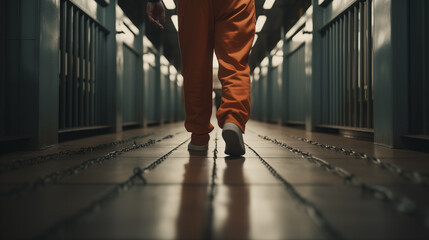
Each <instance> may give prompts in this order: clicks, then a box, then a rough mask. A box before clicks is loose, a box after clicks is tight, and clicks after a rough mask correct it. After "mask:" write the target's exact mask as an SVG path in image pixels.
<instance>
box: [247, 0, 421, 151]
mask: <svg viewBox="0 0 429 240" xmlns="http://www.w3.org/2000/svg"><path fill="white" fill-rule="evenodd" d="M428 5H429V3H427V2H426V1H424V0H422V1H420V0H419V1H412V0H407V1H393V0H383V1H373V0H334V1H324V0H313V4H312V6H311V7H310V8H309V9H308V10H307V12H306V13H305V14H304V15H303V16H302V18H301V19H300V20H299V21H298V22H297V23H296V25H295V26H294V27H293V28H291V29H290V30H289V31H288V33H286V34H285V35H284V36H283V39H282V40H281V41H283V43H284V44H280V43H279V45H283V53H282V56H283V58H282V60H283V64H282V67H283V68H282V72H281V73H279V74H280V75H281V77H282V81H281V83H282V87H281V92H280V97H279V98H277V99H281V102H282V103H281V104H272V103H273V102H274V100H273V99H275V98H276V95H277V93H276V91H275V87H276V85H275V81H276V79H275V78H276V77H275V76H273V74H261V72H262V71H261V69H263V68H262V66H261V65H262V63H261V64H260V65H259V66H257V67H256V68H255V69H254V70H253V72H252V79H253V82H252V87H253V88H255V89H252V97H253V105H252V106H253V113H252V118H254V119H257V120H261V121H270V122H275V119H276V117H275V116H274V115H273V113H274V112H273V108H271V107H274V108H275V109H277V110H278V111H279V112H280V114H281V121H280V122H281V123H282V124H300V125H302V124H304V125H305V128H306V129H307V130H308V131H314V130H329V131H332V130H334V131H343V132H349V133H350V132H354V133H363V134H364V135H365V136H373V138H374V142H375V143H377V144H380V145H385V146H389V147H404V138H408V137H415V138H420V139H428V136H429V133H428V131H429V127H428V126H429V117H428V116H429V108H428V107H427V106H429V100H428V98H429V97H428V96H429V94H428V93H429V90H428V89H429V87H428V85H429V84H428V80H427V79H428V77H427V76H428V73H427V69H428V62H429V61H428V56H429V54H428V47H427V46H426V45H427V39H428V33H429V31H428V26H429V24H428V15H427V14H426V13H427V10H428ZM275 49H277V50H276V51H274V50H273V51H271V50H270V51H271V52H270V53H268V52H267V55H266V59H272V58H273V57H274V52H278V47H276V48H275ZM276 54H277V53H276ZM267 67H268V69H274V68H273V66H272V61H269V64H268V66H267ZM268 72H270V71H268ZM267 96H269V97H268V100H267ZM267 109H268V110H267ZM273 120H274V121H273Z"/></svg>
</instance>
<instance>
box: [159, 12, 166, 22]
mask: <svg viewBox="0 0 429 240" xmlns="http://www.w3.org/2000/svg"><path fill="white" fill-rule="evenodd" d="M160 19H161V22H162V23H165V11H162V12H161V17H160Z"/></svg>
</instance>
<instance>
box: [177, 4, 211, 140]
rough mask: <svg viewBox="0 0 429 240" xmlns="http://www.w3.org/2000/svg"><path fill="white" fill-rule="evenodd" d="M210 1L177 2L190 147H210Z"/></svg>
mask: <svg viewBox="0 0 429 240" xmlns="http://www.w3.org/2000/svg"><path fill="white" fill-rule="evenodd" d="M211 4H212V1H211V0H178V3H177V10H178V18H179V42H180V50H181V53H182V67H183V68H182V73H183V78H184V89H185V111H186V120H185V128H186V130H188V132H192V141H191V143H192V144H194V145H197V146H202V145H206V144H208V141H209V138H210V137H209V134H208V133H209V132H211V131H212V130H213V128H214V127H213V125H212V124H211V123H210V117H211V113H212V105H213V102H212V101H213V100H212V91H213V90H212V88H213V47H214V42H213V30H214V29H213V26H214V25H213V14H212V5H211Z"/></svg>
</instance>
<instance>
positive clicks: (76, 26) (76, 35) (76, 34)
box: [72, 9, 79, 127]
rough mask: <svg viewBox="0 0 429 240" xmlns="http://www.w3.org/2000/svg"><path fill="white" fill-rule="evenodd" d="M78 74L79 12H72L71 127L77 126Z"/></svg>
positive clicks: (76, 10)
mask: <svg viewBox="0 0 429 240" xmlns="http://www.w3.org/2000/svg"><path fill="white" fill-rule="evenodd" d="M78 73H79V12H78V9H75V10H74V15H73V90H72V91H73V113H72V114H73V117H72V119H73V120H72V122H73V124H72V125H73V127H77V126H78V107H79V106H78V103H79V102H78V91H79V88H78V86H79V82H78Z"/></svg>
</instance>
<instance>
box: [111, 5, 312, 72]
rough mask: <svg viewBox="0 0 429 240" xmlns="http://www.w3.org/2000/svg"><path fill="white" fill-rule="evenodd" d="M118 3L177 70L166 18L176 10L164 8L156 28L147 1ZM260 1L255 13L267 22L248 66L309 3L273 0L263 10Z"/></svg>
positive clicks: (175, 43)
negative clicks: (161, 22)
mask: <svg viewBox="0 0 429 240" xmlns="http://www.w3.org/2000/svg"><path fill="white" fill-rule="evenodd" d="M175 1H177V0H175ZM118 3H119V5H120V7H121V8H122V9H123V11H124V12H125V13H126V14H127V16H128V17H129V18H130V19H131V21H133V23H134V24H135V25H136V26H141V25H142V24H145V27H146V36H147V37H148V38H149V39H150V40H151V41H152V43H153V44H154V46H155V47H157V48H158V49H159V48H160V47H161V46H162V47H163V49H164V56H165V57H166V58H167V59H168V60H169V61H170V63H172V64H173V65H174V66H176V68H177V69H181V61H180V50H179V42H178V37H177V32H176V29H175V28H174V25H173V22H172V21H171V18H170V17H171V15H174V14H177V10H176V9H174V10H168V9H166V22H165V24H164V26H165V30H163V31H160V30H158V29H157V28H156V27H155V26H154V25H153V24H151V23H150V22H149V21H147V16H146V4H147V0H118ZM264 3H265V0H255V6H256V16H257V17H258V16H259V15H266V16H267V21H266V23H265V25H264V28H263V29H262V31H261V32H260V33H258V35H259V37H258V40H257V42H256V44H255V46H254V47H253V50H252V52H251V55H250V58H249V65H250V67H251V68H252V69H253V68H254V67H255V66H257V65H258V64H259V63H260V62H261V61H262V60H263V59H264V58H265V56H266V54H267V53H268V52H270V51H271V50H272V49H273V48H274V47H275V46H276V45H277V43H278V41H279V40H280V38H281V35H282V33H283V34H284V33H286V32H287V31H288V30H289V29H290V28H291V27H293V25H295V23H296V22H297V21H298V20H299V18H300V17H301V16H302V15H303V14H304V13H305V11H306V10H307V8H308V7H309V6H310V5H311V0H276V2H275V4H274V6H273V7H272V9H269V10H266V9H263V5H264ZM282 29H283V30H282Z"/></svg>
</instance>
